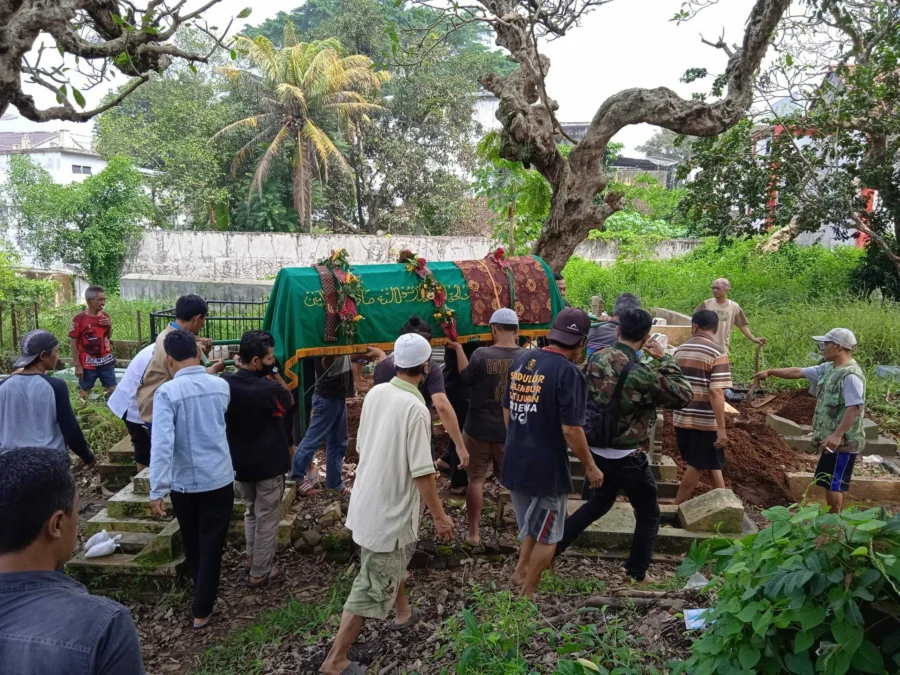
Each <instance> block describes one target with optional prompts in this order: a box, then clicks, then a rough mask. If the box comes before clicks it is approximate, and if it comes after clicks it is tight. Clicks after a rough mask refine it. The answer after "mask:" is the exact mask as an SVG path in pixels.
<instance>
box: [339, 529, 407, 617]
mask: <svg viewBox="0 0 900 675" xmlns="http://www.w3.org/2000/svg"><path fill="white" fill-rule="evenodd" d="M415 549H416V545H415V544H411V545H410V546H406V547H401V548H398V549H396V550H394V551H391V552H390V553H377V552H375V551H370V550H369V549H367V548H363V549H360V552H359V558H360V562H359V574H357V575H356V579H354V580H353V587H352V588H351V589H350V595H349V596H348V597H347V602H345V603H344V611H345V612H349V613H350V614H354V615H356V616H362V617H365V618H367V619H386V618H387V616H388V614H389V613H390V611H391V608H392V607H393V606H394V602H395V601H396V599H397V590H398V589H399V588H400V584H401V583H402V582H403V577H404V576H405V575H406V566H407V565H408V564H409V560H410V557H411V555H412V552H413V551H415Z"/></svg>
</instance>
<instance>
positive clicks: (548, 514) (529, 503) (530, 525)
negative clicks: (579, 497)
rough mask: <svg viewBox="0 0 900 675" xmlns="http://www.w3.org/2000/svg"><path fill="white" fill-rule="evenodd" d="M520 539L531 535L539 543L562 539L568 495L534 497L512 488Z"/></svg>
mask: <svg viewBox="0 0 900 675" xmlns="http://www.w3.org/2000/svg"><path fill="white" fill-rule="evenodd" d="M509 494H510V497H511V498H512V505H513V510H514V511H515V512H516V522H517V523H518V524H519V539H525V538H526V537H531V538H532V539H534V540H535V541H537V542H538V543H539V544H556V543H557V542H559V541H560V540H561V539H562V536H563V530H564V529H565V525H566V505H567V504H568V502H569V498H568V496H567V495H553V496H551V497H532V496H530V495H526V494H523V493H521V492H516V491H515V490H510V493H509Z"/></svg>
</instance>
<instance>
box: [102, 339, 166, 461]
mask: <svg viewBox="0 0 900 675" xmlns="http://www.w3.org/2000/svg"><path fill="white" fill-rule="evenodd" d="M154 349H156V344H149V345H147V346H146V347H144V348H143V349H142V350H141V351H139V352H138V353H137V355H136V356H135V357H134V358H133V359H131V363H129V364H128V368H126V369H125V374H124V375H123V376H122V381H121V382H120V383H119V386H118V387H116V389H115V391H113V393H112V394H110V396H109V400H108V401H107V405H108V406H109V409H110V410H112V411H113V413H115V415H116V417H118V418H119V419H121V420H122V421H123V422H125V427H126V428H127V429H128V434H129V435H130V436H131V447H133V448H134V461H135V463H136V464H137V470H138V472H141V471H143V470H144V469H146V468H147V467H148V466H150V432H149V431H148V430H147V426H146V425H145V424H144V420H142V419H141V414H140V411H139V410H138V404H137V390H138V387H139V386H141V380H143V378H144V371H145V370H147V366H148V365H149V364H150V359H151V358H153V350H154Z"/></svg>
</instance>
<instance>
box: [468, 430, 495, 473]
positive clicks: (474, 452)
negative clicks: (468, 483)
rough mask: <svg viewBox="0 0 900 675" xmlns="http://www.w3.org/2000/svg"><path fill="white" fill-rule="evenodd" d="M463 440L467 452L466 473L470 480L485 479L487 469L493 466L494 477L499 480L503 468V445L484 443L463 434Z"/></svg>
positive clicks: (491, 442) (490, 442) (493, 442)
mask: <svg viewBox="0 0 900 675" xmlns="http://www.w3.org/2000/svg"><path fill="white" fill-rule="evenodd" d="M463 440H464V441H465V444H466V450H468V451H469V468H468V469H467V472H468V474H469V479H470V480H484V479H486V478H487V475H488V469H490V468H491V466H492V465H493V468H494V476H495V477H496V478H497V480H500V469H501V467H502V466H503V448H504V445H505V444H504V443H499V442H495V441H484V440H482V439H480V438H473V437H472V436H469V434H464V436H463Z"/></svg>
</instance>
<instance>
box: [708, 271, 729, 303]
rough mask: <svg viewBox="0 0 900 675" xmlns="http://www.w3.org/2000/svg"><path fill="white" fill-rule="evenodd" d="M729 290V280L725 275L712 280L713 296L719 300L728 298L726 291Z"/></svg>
mask: <svg viewBox="0 0 900 675" xmlns="http://www.w3.org/2000/svg"><path fill="white" fill-rule="evenodd" d="M730 290H731V282H730V281H728V279H726V278H725V277H720V278H718V279H716V280H715V281H714V282H713V285H712V292H713V297H715V299H716V300H718V301H719V302H721V301H723V300H725V299H727V298H728V291H730Z"/></svg>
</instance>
